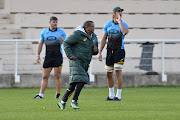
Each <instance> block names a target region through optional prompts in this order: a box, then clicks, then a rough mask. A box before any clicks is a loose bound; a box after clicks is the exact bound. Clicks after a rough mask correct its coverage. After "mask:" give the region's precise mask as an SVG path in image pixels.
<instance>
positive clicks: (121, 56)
mask: <svg viewBox="0 0 180 120" xmlns="http://www.w3.org/2000/svg"><path fill="white" fill-rule="evenodd" d="M125 54H126V53H125V50H124V49H115V50H107V55H106V65H107V66H110V65H114V63H119V64H122V65H123V64H124V60H125Z"/></svg>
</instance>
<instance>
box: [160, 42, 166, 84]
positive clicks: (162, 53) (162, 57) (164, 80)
mask: <svg viewBox="0 0 180 120" xmlns="http://www.w3.org/2000/svg"><path fill="white" fill-rule="evenodd" d="M161 44H162V45H161V76H162V81H163V82H166V81H167V75H165V73H164V52H165V51H164V46H165V42H164V41H162V43H161Z"/></svg>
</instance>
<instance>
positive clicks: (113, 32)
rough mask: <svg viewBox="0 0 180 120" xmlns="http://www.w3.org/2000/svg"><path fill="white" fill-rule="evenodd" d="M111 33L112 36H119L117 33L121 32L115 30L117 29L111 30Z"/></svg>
mask: <svg viewBox="0 0 180 120" xmlns="http://www.w3.org/2000/svg"><path fill="white" fill-rule="evenodd" d="M109 33H110V34H117V33H119V31H118V30H115V29H111V30H109Z"/></svg>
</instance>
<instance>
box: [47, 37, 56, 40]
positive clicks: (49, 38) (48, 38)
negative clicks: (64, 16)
mask: <svg viewBox="0 0 180 120" xmlns="http://www.w3.org/2000/svg"><path fill="white" fill-rule="evenodd" d="M47 40H57V38H56V37H54V36H49V37H47Z"/></svg>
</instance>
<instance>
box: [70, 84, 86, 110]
mask: <svg viewBox="0 0 180 120" xmlns="http://www.w3.org/2000/svg"><path fill="white" fill-rule="evenodd" d="M84 84H85V83H84V82H78V83H77V84H76V88H75V92H74V96H73V99H72V101H71V104H70V105H71V107H72V108H73V109H80V108H79V106H78V103H77V101H78V97H79V95H80V93H81V90H82V88H83V87H84Z"/></svg>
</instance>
